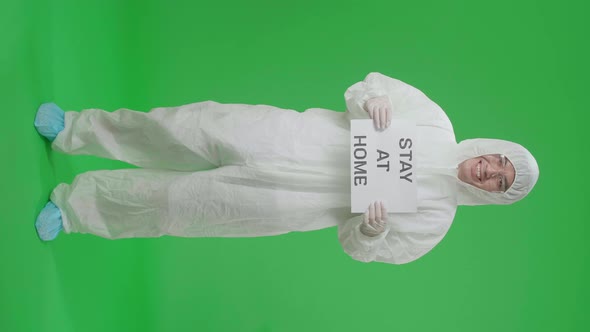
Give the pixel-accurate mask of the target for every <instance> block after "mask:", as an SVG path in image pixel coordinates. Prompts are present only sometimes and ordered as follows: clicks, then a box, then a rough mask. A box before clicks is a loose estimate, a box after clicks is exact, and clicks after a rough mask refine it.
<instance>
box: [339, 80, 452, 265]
mask: <svg viewBox="0 0 590 332" xmlns="http://www.w3.org/2000/svg"><path fill="white" fill-rule="evenodd" d="M378 96H387V97H388V98H389V100H390V101H391V103H392V110H393V111H392V120H393V121H395V120H396V119H398V120H399V119H403V120H409V121H411V122H413V123H415V124H416V132H417V138H416V139H417V142H415V143H416V149H414V150H413V155H412V158H413V162H415V165H416V167H415V168H414V169H413V172H415V176H416V182H417V185H418V188H417V201H418V207H417V208H418V211H417V212H416V213H389V214H388V230H387V231H386V232H384V233H382V234H381V235H379V236H376V237H369V236H366V235H364V234H362V233H361V232H360V230H359V227H358V226H359V225H360V222H362V218H361V217H354V218H351V219H349V220H347V221H345V222H342V223H341V224H340V226H339V239H340V241H341V243H342V247H343V249H344V251H345V252H347V253H348V254H349V255H350V256H351V257H353V258H354V259H356V260H359V261H363V262H371V261H377V262H385V263H394V264H403V263H408V262H411V261H413V260H416V259H418V258H420V257H421V256H423V255H425V254H426V253H428V252H429V251H430V250H432V248H434V247H435V246H436V245H437V244H438V243H439V242H440V241H441V240H442V239H443V237H444V236H445V234H446V233H447V232H448V230H449V228H450V226H451V224H452V221H453V218H454V216H455V212H456V208H457V202H456V181H457V180H456V175H457V169H456V166H457V163H456V160H455V158H454V157H455V148H456V141H455V135H454V133H453V127H452V125H451V123H450V121H449V119H448V117H447V116H446V114H445V113H444V112H443V111H442V109H441V108H440V107H439V106H438V105H436V104H435V103H434V102H432V101H431V100H430V99H428V98H427V97H426V96H425V95H424V94H423V93H422V92H420V91H419V90H417V89H416V88H414V87H412V86H410V85H408V84H406V83H403V82H401V81H399V80H396V79H393V78H390V77H387V76H384V75H382V74H379V73H371V74H369V75H368V76H367V77H366V79H365V80H364V81H363V82H359V83H356V84H354V85H352V86H351V87H350V88H349V89H348V90H347V91H346V93H345V100H346V105H347V111H348V112H349V118H351V119H354V118H364V117H365V116H364V114H363V112H365V111H364V110H363V109H362V107H363V105H364V103H365V102H366V100H368V99H369V98H373V97H378ZM365 113H366V112H365Z"/></svg>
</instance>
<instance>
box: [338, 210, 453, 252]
mask: <svg viewBox="0 0 590 332" xmlns="http://www.w3.org/2000/svg"><path fill="white" fill-rule="evenodd" d="M449 212H450V211H444V210H424V211H422V212H419V213H412V214H398V213H391V214H389V215H388V227H387V228H386V230H385V232H383V233H381V234H380V235H378V236H375V237H370V236H366V235H364V234H363V233H361V231H360V224H361V223H362V221H363V216H362V215H359V216H356V217H353V218H351V219H349V220H347V221H346V222H344V223H343V224H341V225H339V227H338V239H339V241H340V244H341V245H342V248H343V249H344V251H345V252H346V253H347V254H348V255H350V257H352V258H353V259H355V260H358V261H361V262H383V263H390V264H405V263H409V262H412V261H414V260H416V259H418V258H420V257H422V256H424V255H425V254H426V253H428V252H429V251H430V250H432V248H434V247H435V246H436V245H437V244H438V243H439V242H440V241H441V240H442V239H443V237H444V236H445V234H446V233H447V231H448V229H449V227H450V224H451V222H452V219H453V217H454V211H453V212H451V213H449Z"/></svg>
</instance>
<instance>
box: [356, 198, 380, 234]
mask: <svg viewBox="0 0 590 332" xmlns="http://www.w3.org/2000/svg"><path fill="white" fill-rule="evenodd" d="M386 226H387V210H385V205H383V203H382V202H375V203H371V205H369V210H368V211H367V212H365V220H364V221H363V223H362V224H361V226H360V230H361V233H363V234H365V235H366V236H370V237H374V236H377V235H379V234H381V233H383V232H385V227H386Z"/></svg>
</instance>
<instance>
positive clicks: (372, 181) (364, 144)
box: [350, 120, 417, 213]
mask: <svg viewBox="0 0 590 332" xmlns="http://www.w3.org/2000/svg"><path fill="white" fill-rule="evenodd" d="M350 133H351V134H350V148H351V149H350V150H351V167H350V169H351V207H352V208H351V213H364V212H365V211H366V210H367V208H368V207H369V205H370V204H371V203H373V202H375V201H382V202H383V204H384V205H385V208H386V209H387V212H393V213H411V212H416V205H417V197H416V192H417V186H416V175H415V173H416V172H415V170H416V157H415V155H416V153H415V151H416V149H417V147H416V142H417V137H416V125H415V124H414V123H411V122H408V121H402V120H395V121H392V122H391V125H390V126H389V127H388V128H387V129H386V130H383V131H377V130H375V127H374V125H373V120H351V122H350Z"/></svg>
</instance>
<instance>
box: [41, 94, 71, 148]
mask: <svg viewBox="0 0 590 332" xmlns="http://www.w3.org/2000/svg"><path fill="white" fill-rule="evenodd" d="M64 126H65V113H64V111H63V110H62V109H61V108H59V106H57V105H56V104H54V103H45V104H42V105H41V106H39V110H38V111H37V115H36V116H35V128H37V131H38V132H39V134H41V135H43V137H45V138H47V139H48V140H49V141H50V142H52V141H53V140H54V139H55V137H57V134H59V132H60V131H62V130H64Z"/></svg>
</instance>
